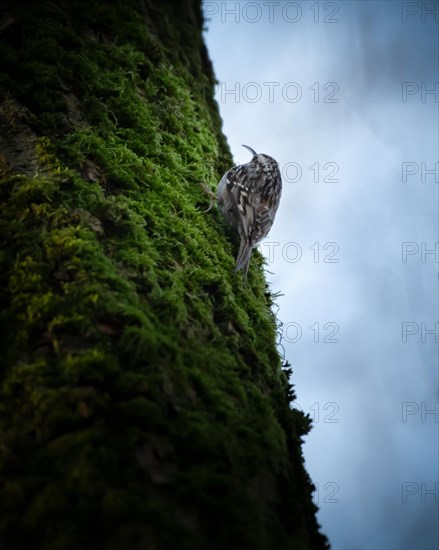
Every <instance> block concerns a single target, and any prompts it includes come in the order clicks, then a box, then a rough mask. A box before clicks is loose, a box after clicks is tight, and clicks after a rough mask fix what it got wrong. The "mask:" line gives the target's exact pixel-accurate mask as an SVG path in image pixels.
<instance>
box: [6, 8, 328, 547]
mask: <svg viewBox="0 0 439 550" xmlns="http://www.w3.org/2000/svg"><path fill="white" fill-rule="evenodd" d="M7 11H8V13H9V14H10V15H11V17H12V20H13V22H12V23H11V24H10V25H9V26H8V27H7V28H6V29H5V30H4V31H3V32H2V34H1V36H0V55H1V56H2V60H4V63H5V67H6V70H5V71H4V73H3V74H2V76H1V78H0V86H1V87H2V89H3V90H5V93H6V96H5V97H7V98H9V99H8V101H9V104H8V105H12V106H13V108H12V107H11V109H9V110H6V111H5V112H6V113H7V115H6V119H7V122H8V124H9V126H8V132H9V134H8V138H10V136H11V135H13V137H14V139H15V142H14V143H20V144H21V145H22V147H23V151H25V152H26V155H27V156H25V157H22V156H20V162H19V159H18V157H17V156H16V151H15V152H14V151H12V150H11V149H9V148H6V149H5V153H4V157H5V159H6V164H5V166H6V165H7V166H6V168H2V172H3V179H2V180H1V181H0V202H1V204H0V207H1V211H2V216H1V219H0V235H1V239H2V246H1V253H0V277H1V279H0V304H1V310H2V316H1V326H0V328H1V334H2V342H1V344H2V345H1V348H0V349H1V352H0V353H1V368H0V384H1V386H0V486H1V487H2V491H0V509H1V510H2V513H1V515H0V546H5V548H8V549H12V550H13V549H21V548H27V547H29V548H30V547H32V548H45V549H46V548H50V549H63V550H65V549H69V548H72V549H73V548H74V549H75V550H76V549H77V548H84V549H85V548H106V549H113V548H114V549H120V548H124V549H129V548H149V547H153V546H154V547H156V548H158V549H171V548H172V549H173V548H176V545H178V547H179V548H180V549H186V548H187V549H191V550H192V549H193V548H200V549H202V548H210V549H213V550H214V549H215V548H224V547H226V546H227V547H230V548H241V549H246V548H252V549H271V548H279V549H288V548H291V549H298V548H304V549H311V548H312V549H315V548H324V547H325V544H326V543H325V539H324V537H322V536H321V535H320V534H319V533H318V530H317V524H316V521H315V511H316V509H315V507H314V505H313V504H312V501H311V491H312V485H311V484H310V481H309V479H308V477H307V474H306V472H305V471H304V469H303V460H302V457H301V452H300V444H301V439H300V437H301V436H302V435H303V434H305V433H306V432H307V430H308V429H309V423H308V419H307V418H306V417H304V416H303V415H301V414H300V413H297V412H294V411H292V410H290V409H289V407H288V403H289V401H290V400H291V399H292V397H293V396H292V393H291V388H290V386H289V385H288V382H287V379H286V376H285V374H284V373H283V372H282V370H281V364H280V359H279V357H278V354H277V352H276V348H275V338H276V326H275V322H274V318H273V314H272V312H271V309H270V307H271V301H272V298H271V296H270V294H269V292H268V291H267V288H266V285H265V281H264V278H263V274H262V259H261V257H260V256H259V255H258V254H255V258H254V259H253V260H252V265H251V269H250V273H249V283H248V285H247V286H244V285H243V281H242V277H240V276H239V275H236V274H235V273H234V272H233V266H234V256H235V254H236V243H234V242H231V241H230V240H229V238H228V234H227V231H226V228H225V227H224V224H223V221H222V220H221V217H220V216H219V214H218V212H216V211H213V212H209V213H205V212H204V210H205V209H206V207H207V200H206V197H205V196H204V195H203V192H202V191H201V188H200V186H199V182H201V181H203V182H206V183H207V184H208V185H210V186H212V187H215V185H216V182H217V181H218V179H219V177H220V176H221V174H222V173H223V172H224V170H225V169H227V168H228V167H229V166H230V165H231V164H232V159H231V156H230V152H229V149H228V147H227V144H226V142H225V138H224V136H223V134H222V133H221V122H220V118H219V115H218V111H217V107H216V105H215V104H214V102H213V94H212V93H210V92H211V91H212V89H213V83H214V77H213V73H212V69H211V66H210V62H209V60H208V58H207V55H206V51H205V48H204V45H203V42H202V36H201V28H202V19H201V10H200V6H199V3H198V2H195V1H189V0H186V1H185V2H181V3H179V4H178V5H177V3H176V4H175V5H174V3H172V2H164V3H161V4H160V5H159V4H157V5H155V6H150V3H148V4H145V3H143V2H140V1H139V2H138V1H134V0H131V1H128V2H114V3H113V4H112V6H111V7H109V5H104V4H102V3H100V2H96V1H91V2H90V1H87V2H73V3H69V7H68V8H67V7H65V6H64V5H56V4H55V3H52V2H34V3H29V5H25V4H24V3H15V4H14V3H10V5H9V6H7ZM206 90H208V91H209V93H206ZM23 107H24V108H25V109H23ZM23 128H25V130H24V129H23ZM14 132H15V133H14ZM11 133H12V134H11ZM2 137H3V136H2ZM0 143H3V142H2V141H0ZM20 154H21V153H20ZM23 158H24V160H23ZM27 159H28V160H29V162H28V166H26V167H25V168H26V169H23V165H24V164H25V163H26V161H27ZM2 162H3V161H2ZM3 164H4V163H3ZM3 164H2V166H3Z"/></svg>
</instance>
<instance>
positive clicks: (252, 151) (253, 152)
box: [242, 145, 258, 156]
mask: <svg viewBox="0 0 439 550" xmlns="http://www.w3.org/2000/svg"><path fill="white" fill-rule="evenodd" d="M242 147H245V148H246V149H248V150H249V151H250V153H251V154H252V155H253V156H255V155H257V154H258V153H257V152H256V151H255V150H254V149H252V148H251V147H249V146H248V145H242Z"/></svg>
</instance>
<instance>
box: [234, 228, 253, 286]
mask: <svg viewBox="0 0 439 550" xmlns="http://www.w3.org/2000/svg"><path fill="white" fill-rule="evenodd" d="M251 254H252V247H251V246H250V244H249V242H248V241H247V239H244V238H241V246H240V247H239V252H238V257H237V258H236V267H235V272H236V271H239V270H242V271H243V273H244V279H246V278H247V271H248V266H249V264H250V257H251Z"/></svg>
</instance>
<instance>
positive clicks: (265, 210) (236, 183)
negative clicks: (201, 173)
mask: <svg viewBox="0 0 439 550" xmlns="http://www.w3.org/2000/svg"><path fill="white" fill-rule="evenodd" d="M243 147H245V148H246V149H248V150H249V151H250V152H251V154H252V155H253V158H252V160H251V161H250V162H248V163H247V164H240V165H238V166H234V167H233V168H230V170H228V171H227V172H226V173H225V174H224V176H223V177H222V178H221V180H220V182H219V184H218V189H217V201H218V206H219V208H220V210H221V213H222V214H223V216H224V218H225V219H226V220H227V221H228V223H229V224H230V225H231V226H232V227H233V228H234V229H236V230H237V231H238V233H239V236H240V237H241V245H240V247H239V252H238V256H237V258H236V267H235V271H239V270H242V271H243V272H244V279H245V278H246V277H247V271H248V266H249V263H250V257H251V253H252V249H253V247H254V246H256V245H257V244H258V243H259V242H260V241H261V240H262V239H263V238H264V237H265V236H266V235H267V234H268V232H269V231H270V229H271V226H272V225H273V222H274V218H275V216H276V212H277V209H278V206H279V202H280V197H281V193H282V177H281V174H280V170H279V165H278V164H277V162H276V161H275V160H274V158H272V157H270V156H268V155H265V154H262V153H259V154H258V153H256V151H254V150H253V149H252V148H251V147H249V146H248V145H243Z"/></svg>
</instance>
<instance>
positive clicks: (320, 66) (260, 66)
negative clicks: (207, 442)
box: [204, 1, 439, 550]
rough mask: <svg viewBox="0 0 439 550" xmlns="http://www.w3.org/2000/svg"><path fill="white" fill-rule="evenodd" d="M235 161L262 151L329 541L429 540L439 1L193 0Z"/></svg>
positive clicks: (436, 481)
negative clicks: (272, 177) (277, 189)
mask: <svg viewBox="0 0 439 550" xmlns="http://www.w3.org/2000/svg"><path fill="white" fill-rule="evenodd" d="M204 15H205V18H206V20H207V22H206V33H205V39H206V42H207V45H208V48H209V53H210V56H211V58H212V61H213V64H214V68H215V72H216V76H217V79H218V85H217V92H216V99H217V101H218V104H219V107H220V111H221V115H222V118H223V121H224V132H225V134H226V136H227V139H228V141H229V143H230V145H231V148H232V152H233V154H234V158H235V161H236V162H237V163H244V162H248V160H250V156H249V153H248V151H247V150H246V149H243V148H242V147H241V144H242V143H244V144H247V145H250V146H251V147H253V148H254V149H256V150H257V151H258V152H261V153H267V154H270V155H272V156H273V157H275V158H276V159H277V160H278V162H279V164H280V167H281V170H282V174H283V183H284V189H283V197H282V201H281V206H280V209H279V211H278V215H277V219H276V222H275V224H274V227H273V229H272V231H271V233H270V235H269V236H268V237H267V238H266V240H265V241H264V242H263V243H262V244H261V245H260V250H261V252H262V253H263V254H264V255H265V256H266V258H267V278H268V280H269V282H270V285H271V289H272V291H273V292H274V293H281V294H282V295H281V296H280V297H279V298H278V299H277V304H278V310H277V316H278V318H279V321H280V322H281V323H282V329H281V334H280V336H279V340H280V341H279V350H280V352H281V353H282V354H283V355H284V356H285V359H288V361H289V362H290V363H291V364H292V366H293V369H294V375H293V383H294V384H295V389H296V392H297V396H298V397H297V403H296V407H298V408H300V409H301V410H303V411H304V412H305V413H307V414H309V415H310V416H311V418H313V420H314V427H313V430H312V431H311V433H310V434H309V435H308V436H307V437H306V443H305V445H304V453H305V460H306V466H307V469H308V472H309V474H310V475H311V477H312V479H313V481H314V483H315V485H316V492H315V502H316V503H317V504H318V506H319V508H320V512H319V515H318V518H319V521H320V523H321V525H322V531H323V532H324V533H325V534H326V535H327V536H328V537H329V539H330V541H331V544H332V547H333V548H334V549H337V550H348V549H349V550H361V549H368V550H378V549H380V550H412V549H413V550H414V549H417V550H433V549H436V548H438V547H439V531H438V514H439V448H438V447H439V393H438V387H439V364H438V343H439V322H438V321H439V312H438V304H439V298H438V266H439V235H438V187H439V186H438V183H439V163H438V156H439V155H438V150H439V143H438V135H439V133H438V125H439V116H438V108H439V74H438V67H439V62H438V61H439V60H438V51H439V32H438V29H439V3H438V2H399V1H387V2H386V1H367V2H366V1H353V2H350V1H337V2H303V1H300V2H287V1H282V2H268V1H267V2H245V1H241V2H232V1H228V2H212V1H205V2H204Z"/></svg>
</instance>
